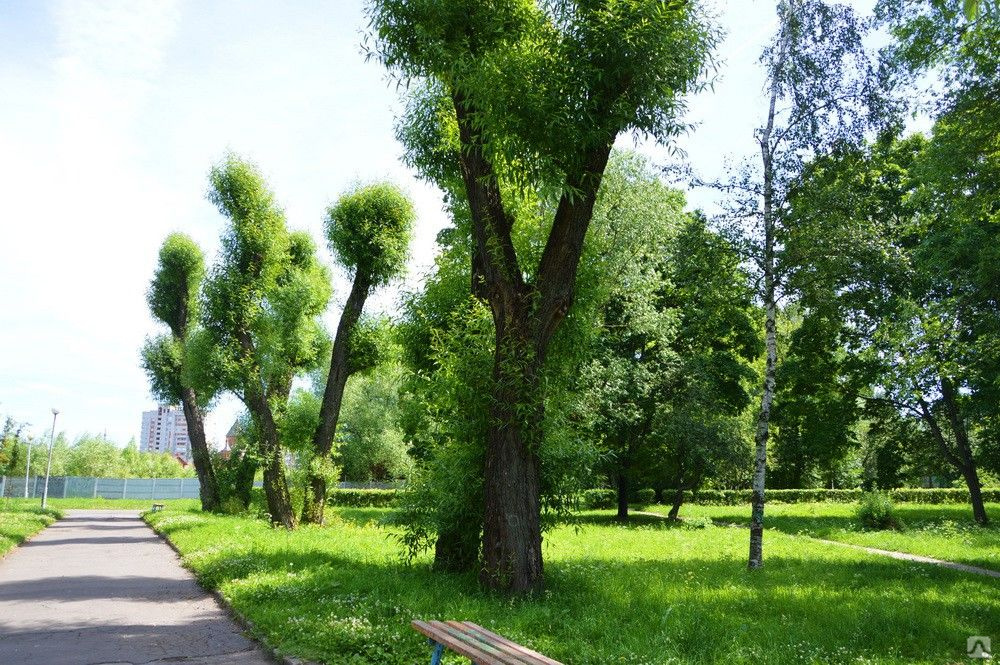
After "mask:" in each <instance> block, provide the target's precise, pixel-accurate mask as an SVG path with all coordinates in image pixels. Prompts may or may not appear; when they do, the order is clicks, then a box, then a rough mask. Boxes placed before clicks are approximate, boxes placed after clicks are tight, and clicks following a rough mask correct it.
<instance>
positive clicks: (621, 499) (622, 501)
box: [615, 471, 628, 522]
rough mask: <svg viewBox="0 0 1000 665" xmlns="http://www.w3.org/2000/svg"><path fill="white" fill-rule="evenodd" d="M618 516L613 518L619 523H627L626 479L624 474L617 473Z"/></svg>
mask: <svg viewBox="0 0 1000 665" xmlns="http://www.w3.org/2000/svg"><path fill="white" fill-rule="evenodd" d="M617 480H618V515H616V516H615V518H616V519H617V520H619V521H621V522H627V521H628V478H627V477H626V475H625V472H623V471H619V472H618V479H617Z"/></svg>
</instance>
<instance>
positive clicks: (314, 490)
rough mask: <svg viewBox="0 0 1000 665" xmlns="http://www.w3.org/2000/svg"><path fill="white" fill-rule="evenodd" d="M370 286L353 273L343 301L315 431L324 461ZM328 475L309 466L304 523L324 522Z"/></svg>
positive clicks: (317, 452) (363, 277)
mask: <svg viewBox="0 0 1000 665" xmlns="http://www.w3.org/2000/svg"><path fill="white" fill-rule="evenodd" d="M370 290H371V280H370V279H369V277H368V276H367V275H363V274H361V273H358V274H356V275H355V277H354V284H353V286H352V287H351V295H350V296H348V298H347V303H345V304H344V311H343V312H342V313H341V315H340V322H339V323H338V324H337V335H336V337H335V338H334V340H333V351H332V352H331V356H330V373H329V374H328V375H327V378H326V388H325V389H324V391H323V402H322V404H321V405H320V410H319V425H318V426H317V427H316V432H315V433H314V434H313V455H314V456H315V457H316V458H318V459H320V460H323V461H326V460H327V459H329V457H330V451H331V450H332V449H333V438H334V436H335V435H336V433H337V421H338V420H339V419H340V406H341V404H342V403H343V401H344V388H345V387H346V386H347V378H348V377H349V376H350V373H351V367H350V365H351V335H352V334H353V332H354V328H355V326H356V325H357V323H358V319H360V318H361V312H362V310H364V307H365V300H367V299H368V292H369V291H370ZM326 494H327V487H326V477H325V476H323V475H321V474H318V473H313V472H312V470H310V472H309V474H308V477H307V478H306V494H305V498H304V499H303V501H302V523H303V524H322V523H323V513H324V511H325V509H326Z"/></svg>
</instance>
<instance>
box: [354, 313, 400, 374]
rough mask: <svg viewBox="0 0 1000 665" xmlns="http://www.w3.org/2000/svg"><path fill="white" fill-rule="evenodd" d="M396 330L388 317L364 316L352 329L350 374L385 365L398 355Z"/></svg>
mask: <svg viewBox="0 0 1000 665" xmlns="http://www.w3.org/2000/svg"><path fill="white" fill-rule="evenodd" d="M395 338H396V331H395V326H394V325H393V323H392V321H391V320H390V319H388V318H387V317H371V316H362V317H361V318H360V319H358V322H357V323H356V324H355V325H354V328H353V329H352V330H351V345H350V346H351V356H350V358H348V359H347V369H348V374H349V375H353V374H357V373H359V372H365V371H367V370H370V369H374V368H376V367H378V366H380V365H383V364H385V363H387V362H389V361H390V360H392V359H394V358H395V357H396V356H397V355H398V351H399V350H398V345H397V343H396V339H395Z"/></svg>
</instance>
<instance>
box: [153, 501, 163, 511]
mask: <svg viewBox="0 0 1000 665" xmlns="http://www.w3.org/2000/svg"><path fill="white" fill-rule="evenodd" d="M161 510H163V504H162V503H154V504H153V512H154V513H158V512H160V511H161Z"/></svg>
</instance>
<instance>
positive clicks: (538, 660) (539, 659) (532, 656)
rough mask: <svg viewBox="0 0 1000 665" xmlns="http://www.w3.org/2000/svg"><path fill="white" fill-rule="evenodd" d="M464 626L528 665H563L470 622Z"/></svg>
mask: <svg viewBox="0 0 1000 665" xmlns="http://www.w3.org/2000/svg"><path fill="white" fill-rule="evenodd" d="M465 625H466V626H468V627H469V628H470V629H472V630H474V631H475V632H477V633H479V634H481V635H484V636H485V637H487V638H489V639H490V640H493V641H494V642H496V643H498V644H502V645H504V646H505V647H507V648H508V649H511V650H513V651H514V652H516V653H517V654H519V655H520V657H521V658H527V659H529V660H528V662H529V663H530V665H563V664H562V663H560V662H559V661H558V660H553V659H551V658H549V657H548V656H546V655H544V654H541V653H538V652H537V651H533V650H532V649H529V648H528V647H526V646H522V645H520V644H518V643H517V642H514V641H512V640H509V639H507V638H506V637H504V636H503V635H498V634H497V633H494V632H493V631H491V630H487V629H486V628H483V627H482V626H480V625H479V624H476V623H472V622H471V621H466V622H465Z"/></svg>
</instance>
